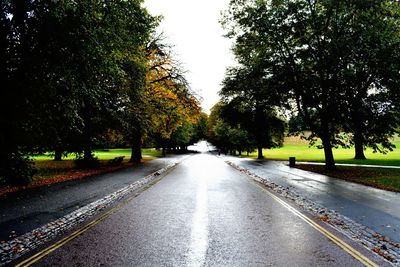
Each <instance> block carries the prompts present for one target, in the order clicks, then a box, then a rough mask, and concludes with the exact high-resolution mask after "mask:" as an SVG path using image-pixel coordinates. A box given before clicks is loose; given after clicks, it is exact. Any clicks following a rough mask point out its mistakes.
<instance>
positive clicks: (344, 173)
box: [243, 137, 400, 192]
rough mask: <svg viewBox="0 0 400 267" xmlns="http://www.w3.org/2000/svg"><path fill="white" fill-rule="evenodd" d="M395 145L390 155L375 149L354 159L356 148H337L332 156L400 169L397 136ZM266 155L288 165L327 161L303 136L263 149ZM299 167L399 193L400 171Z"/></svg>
mask: <svg viewBox="0 0 400 267" xmlns="http://www.w3.org/2000/svg"><path fill="white" fill-rule="evenodd" d="M394 144H395V145H396V148H395V149H394V150H393V151H391V152H389V153H387V154H381V153H373V151H372V149H367V150H366V151H365V155H366V157H367V159H366V160H354V159H353V158H354V149H353V148H349V149H344V148H336V149H334V150H333V153H334V156H335V161H336V162H337V163H344V164H346V163H347V164H360V165H377V166H400V140H399V138H398V137H397V138H396V139H395V140H394ZM263 152H264V157H265V159H266V160H279V161H286V162H287V161H288V159H289V157H296V161H304V162H324V151H323V150H322V149H318V148H316V147H309V146H308V142H307V141H305V140H302V139H300V137H286V138H285V142H284V146H283V147H281V148H273V149H264V151H263ZM243 157H247V156H243ZM248 157H249V158H257V153H251V154H250V155H249V156H248ZM296 167H297V168H299V169H302V170H306V171H311V172H316V173H319V174H323V175H327V176H330V177H334V178H338V179H342V180H346V181H350V182H355V183H359V184H363V185H367V186H372V187H375V188H379V189H384V190H389V191H394V192H400V169H384V168H363V167H357V166H338V167H337V170H336V171H331V172H326V171H325V169H324V166H315V165H307V164H302V165H297V166H296Z"/></svg>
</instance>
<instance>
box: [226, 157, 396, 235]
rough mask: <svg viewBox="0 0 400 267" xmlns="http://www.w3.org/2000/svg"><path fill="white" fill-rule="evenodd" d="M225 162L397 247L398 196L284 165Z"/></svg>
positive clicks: (277, 162) (255, 162)
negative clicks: (249, 172)
mask: <svg viewBox="0 0 400 267" xmlns="http://www.w3.org/2000/svg"><path fill="white" fill-rule="evenodd" d="M225 159H228V160H230V161H232V162H234V163H235V164H237V165H239V166H241V167H242V168H246V169H249V170H251V171H252V172H254V173H256V174H257V175H259V176H261V177H265V178H267V179H268V180H270V181H272V182H274V183H276V184H278V185H281V186H284V187H290V188H292V189H293V190H295V191H296V192H297V193H299V194H300V195H301V196H303V197H306V198H308V199H310V200H311V201H313V202H316V203H318V204H320V205H321V206H323V207H326V208H329V209H333V210H336V211H338V212H339V213H341V214H343V215H345V216H347V217H349V218H351V219H352V220H354V221H356V222H358V223H360V224H363V225H366V226H368V227H369V228H371V229H373V230H374V231H376V232H378V233H381V234H383V235H385V236H388V237H389V238H390V239H391V240H393V241H395V242H399V243H400V193H394V192H389V191H385V190H380V189H375V188H372V187H368V186H364V185H360V184H355V183H350V182H346V181H342V180H339V179H335V178H331V177H328V176H325V175H319V174H315V173H311V172H306V171H303V170H299V169H294V168H290V167H288V166H287V163H286V162H285V163H283V162H279V161H258V160H251V159H243V158H236V157H225Z"/></svg>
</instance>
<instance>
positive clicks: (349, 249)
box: [252, 180, 379, 267]
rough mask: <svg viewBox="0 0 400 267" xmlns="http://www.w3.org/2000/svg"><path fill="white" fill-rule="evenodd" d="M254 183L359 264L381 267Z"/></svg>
mask: <svg viewBox="0 0 400 267" xmlns="http://www.w3.org/2000/svg"><path fill="white" fill-rule="evenodd" d="M252 181H253V182H254V183H255V184H256V185H257V186H258V187H259V188H261V189H262V190H263V191H264V192H266V193H267V194H268V196H270V197H271V198H272V199H274V200H275V201H277V202H278V203H279V204H281V205H282V206H284V207H285V208H286V209H288V210H289V211H290V212H292V213H293V214H295V215H296V216H297V217H299V218H300V219H302V220H303V221H305V222H306V223H307V224H309V225H310V226H311V227H313V228H314V229H316V230H317V231H318V232H320V233H321V234H323V235H324V236H325V237H327V238H328V239H329V240H331V241H332V242H333V243H335V244H336V245H338V246H339V247H340V248H341V249H343V250H344V251H346V252H347V253H348V254H350V255H351V256H352V257H353V258H355V259H356V260H358V261H359V262H361V263H362V264H364V265H365V266H368V267H378V266H379V265H377V264H376V263H374V262H373V261H371V260H370V259H369V258H368V257H366V256H364V255H363V254H362V253H361V252H359V251H357V250H356V249H355V248H353V247H352V246H350V245H349V244H347V243H346V242H345V241H343V240H342V239H340V238H339V237H337V236H335V235H334V234H332V233H331V232H329V231H328V230H327V229H325V228H323V227H322V226H320V225H319V224H317V223H316V222H314V221H313V220H311V219H310V218H308V217H307V216H305V215H304V214H302V213H301V212H300V211H298V210H297V209H295V208H293V207H292V206H291V205H289V204H288V203H286V202H285V201H283V200H282V199H280V198H279V197H277V196H276V195H274V194H273V193H271V192H270V191H268V190H267V189H265V188H264V187H263V186H262V185H260V184H259V183H258V182H257V181H254V180H252Z"/></svg>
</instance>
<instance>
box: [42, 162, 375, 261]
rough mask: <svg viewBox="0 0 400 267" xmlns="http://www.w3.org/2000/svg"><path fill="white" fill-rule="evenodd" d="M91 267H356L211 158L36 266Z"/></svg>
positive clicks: (176, 172)
mask: <svg viewBox="0 0 400 267" xmlns="http://www.w3.org/2000/svg"><path fill="white" fill-rule="evenodd" d="M330 231H333V230H332V229H331V230H330ZM342 238H344V237H342ZM348 242H351V241H349V240H348ZM359 249H360V250H361V252H362V253H364V255H368V256H371V257H374V256H372V255H370V254H369V252H367V251H364V250H363V249H362V248H359ZM365 253H366V254H365ZM94 265H96V266H362V264H361V263H360V262H359V261H357V260H356V259H355V258H353V257H351V256H350V255H349V254H348V253H347V252H345V251H344V250H342V249H341V248H340V247H339V246H337V245H335V244H334V243H333V242H331V241H330V240H329V239H328V238H327V237H325V236H324V235H322V234H321V233H320V232H318V231H316V230H315V229H314V228H312V227H311V226H310V225H309V224H308V223H306V222H305V221H304V220H301V219H300V218H299V217H298V216H296V215H295V214H294V213H293V212H291V211H289V210H288V209H286V208H285V207H284V206H282V205H281V204H280V203H279V202H278V201H277V200H276V199H274V198H273V197H271V196H270V195H269V194H267V192H265V191H264V190H262V189H261V188H260V187H259V186H257V185H256V184H255V183H254V182H253V181H251V180H250V179H248V177H247V176H245V175H244V174H242V173H240V172H238V171H236V170H235V169H233V168H232V167H230V166H228V165H227V164H226V163H224V161H223V160H222V159H220V158H218V157H215V156H213V155H210V154H197V155H194V156H192V157H189V158H187V159H185V160H184V161H183V162H181V163H180V164H179V165H178V166H177V167H175V168H174V169H173V170H172V171H171V172H169V173H168V174H167V175H166V176H165V177H164V178H163V179H162V180H161V181H160V182H158V183H157V184H155V185H154V186H152V187H151V188H149V189H148V190H146V191H144V192H143V193H142V194H140V195H139V196H137V197H136V198H134V199H133V200H131V201H129V202H128V203H127V204H126V205H125V206H124V207H123V208H122V209H120V210H118V211H116V212H115V213H114V214H112V215H111V216H110V217H108V218H107V219H105V220H103V221H101V222H99V223H98V224H96V225H95V226H93V227H91V228H90V229H88V230H87V231H85V232H84V233H83V234H81V235H80V236H78V237H76V238H75V239H73V240H71V241H69V242H67V243H66V244H65V245H63V246H61V247H60V248H58V249H57V250H55V251H53V252H51V253H50V254H49V255H48V256H46V257H44V258H42V259H41V260H40V261H38V262H36V263H35V266H94Z"/></svg>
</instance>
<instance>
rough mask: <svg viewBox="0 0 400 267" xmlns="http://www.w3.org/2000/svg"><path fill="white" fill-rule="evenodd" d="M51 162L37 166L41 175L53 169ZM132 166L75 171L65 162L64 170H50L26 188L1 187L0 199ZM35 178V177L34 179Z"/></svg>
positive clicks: (105, 166) (125, 164)
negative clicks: (16, 193)
mask: <svg viewBox="0 0 400 267" xmlns="http://www.w3.org/2000/svg"><path fill="white" fill-rule="evenodd" d="M54 166H55V165H54V163H53V162H46V163H45V164H43V165H41V166H39V168H42V173H45V171H43V169H44V170H52V169H53V168H54ZM130 166H132V165H131V164H129V163H124V164H122V165H119V166H107V165H104V166H102V167H100V168H97V169H75V168H74V166H73V165H72V164H71V163H70V162H69V161H65V165H63V167H64V168H60V169H59V170H55V171H54V169H53V170H52V172H51V174H47V175H43V176H40V177H36V179H34V181H33V182H32V183H31V184H29V185H26V186H2V187H0V197H2V196H5V195H6V194H9V193H13V192H18V191H23V190H27V189H33V188H38V187H42V186H48V185H52V184H56V183H62V182H66V181H71V180H78V179H83V178H87V177H91V176H96V175H100V174H105V173H109V172H114V171H117V170H120V169H123V168H127V167H130ZM34 178H35V177H34Z"/></svg>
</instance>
